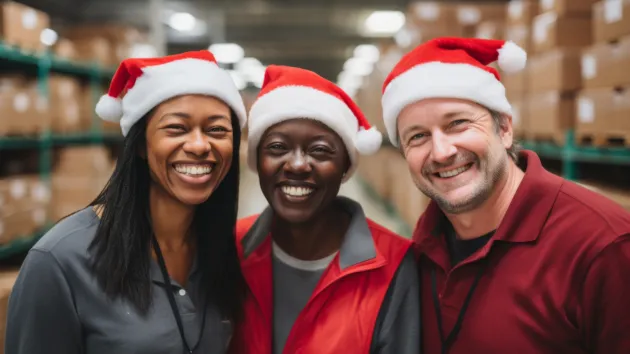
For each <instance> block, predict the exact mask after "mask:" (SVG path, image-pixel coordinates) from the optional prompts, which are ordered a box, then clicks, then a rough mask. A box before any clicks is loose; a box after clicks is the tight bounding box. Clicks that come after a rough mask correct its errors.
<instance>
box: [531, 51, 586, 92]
mask: <svg viewBox="0 0 630 354" xmlns="http://www.w3.org/2000/svg"><path fill="white" fill-rule="evenodd" d="M581 57H582V55H581V52H580V51H579V50H578V49H554V50H552V51H549V52H546V53H540V54H538V55H536V56H534V57H532V58H531V59H530V60H529V66H528V70H527V72H528V76H527V90H528V92H544V91H575V90H578V89H579V88H580V87H581V86H582V76H581V68H580V62H581Z"/></svg>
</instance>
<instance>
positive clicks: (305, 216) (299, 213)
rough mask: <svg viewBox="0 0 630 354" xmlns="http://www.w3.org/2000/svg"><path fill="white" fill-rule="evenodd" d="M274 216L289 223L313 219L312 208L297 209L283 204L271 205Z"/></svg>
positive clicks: (300, 222)
mask: <svg viewBox="0 0 630 354" xmlns="http://www.w3.org/2000/svg"><path fill="white" fill-rule="evenodd" d="M273 210H274V213H275V214H276V216H277V217H278V218H280V219H282V220H284V221H286V222H288V223H291V224H303V223H307V222H309V221H310V220H312V219H313V215H315V213H314V211H313V210H308V209H306V210H305V209H297V208H294V207H293V208H291V207H285V206H273Z"/></svg>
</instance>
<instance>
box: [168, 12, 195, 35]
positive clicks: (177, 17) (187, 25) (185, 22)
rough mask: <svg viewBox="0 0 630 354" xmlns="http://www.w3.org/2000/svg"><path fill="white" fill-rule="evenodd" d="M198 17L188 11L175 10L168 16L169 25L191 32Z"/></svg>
mask: <svg viewBox="0 0 630 354" xmlns="http://www.w3.org/2000/svg"><path fill="white" fill-rule="evenodd" d="M196 24H197V19H196V18H195V16H193V15H191V14H189V13H187V12H175V13H173V14H171V15H170V16H169V18H168V25H169V26H170V27H171V28H172V29H174V30H176V31H179V32H190V31H192V30H193V29H194V28H195V25H196Z"/></svg>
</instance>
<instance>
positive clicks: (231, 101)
mask: <svg viewBox="0 0 630 354" xmlns="http://www.w3.org/2000/svg"><path fill="white" fill-rule="evenodd" d="M191 94H199V95H208V96H213V97H216V98H218V99H220V100H222V101H223V102H225V104H227V105H228V106H229V107H230V108H231V109H232V110H233V111H234V113H235V114H236V116H237V117H238V120H239V125H240V126H241V128H243V127H244V126H245V124H246V122H247V111H246V110H245V104H244V103H243V99H242V97H241V94H240V92H239V91H238V89H237V88H236V85H235V84H234V81H232V78H231V76H230V75H229V73H228V72H226V71H225V70H223V69H221V68H220V67H219V66H218V64H217V62H216V60H215V58H214V55H212V53H210V52H209V51H207V50H200V51H194V52H186V53H182V54H176V55H169V56H165V57H161V58H147V59H139V58H131V59H126V60H124V61H123V62H122V63H121V64H120V66H119V67H118V70H117V71H116V73H115V74H114V77H113V78H112V81H111V83H110V87H109V90H108V92H107V94H105V95H103V96H102V97H101V99H100V100H99V102H98V103H97V105H96V114H97V115H98V116H99V117H101V118H102V119H104V120H107V121H111V122H115V123H119V124H120V127H121V130H122V133H123V135H125V136H126V135H127V133H128V132H129V130H130V129H131V127H132V126H133V125H134V124H135V123H136V122H137V121H138V120H140V119H141V118H142V117H144V115H146V114H147V113H148V112H149V111H151V109H153V108H154V107H155V106H157V105H159V104H160V103H162V102H164V101H166V100H168V99H170V98H173V97H176V96H181V95H191ZM121 96H122V98H121Z"/></svg>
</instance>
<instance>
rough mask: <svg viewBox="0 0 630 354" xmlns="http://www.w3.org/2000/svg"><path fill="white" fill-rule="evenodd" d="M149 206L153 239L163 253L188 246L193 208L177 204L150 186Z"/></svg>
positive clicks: (193, 213) (171, 198)
mask: <svg viewBox="0 0 630 354" xmlns="http://www.w3.org/2000/svg"><path fill="white" fill-rule="evenodd" d="M149 205H150V207H149V208H150V212H151V220H152V226H153V232H154V233H155V238H156V239H157V241H158V244H159V245H160V249H161V250H162V251H163V252H171V251H178V250H181V249H184V248H186V247H187V246H188V244H189V241H190V231H191V225H192V221H193V217H194V215H195V208H194V207H191V206H188V205H184V204H182V203H179V202H178V201H177V200H175V199H174V198H173V197H171V196H169V195H167V194H166V193H165V192H164V191H163V190H162V189H161V188H159V187H156V186H153V185H152V186H151V187H150V191H149Z"/></svg>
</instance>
